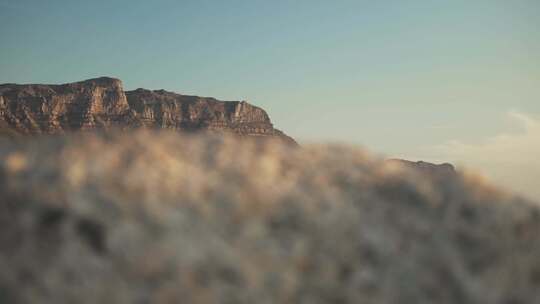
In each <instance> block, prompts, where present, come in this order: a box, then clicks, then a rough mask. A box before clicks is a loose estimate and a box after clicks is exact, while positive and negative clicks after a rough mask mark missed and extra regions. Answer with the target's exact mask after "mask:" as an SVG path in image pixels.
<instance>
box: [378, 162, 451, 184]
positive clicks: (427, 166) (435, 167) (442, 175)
mask: <svg viewBox="0 0 540 304" xmlns="http://www.w3.org/2000/svg"><path fill="white" fill-rule="evenodd" d="M388 162H395V163H398V164H400V165H403V166H406V167H409V168H413V169H414V170H418V171H419V172H420V173H422V174H425V175H427V176H428V177H430V178H434V179H438V180H440V179H443V180H444V179H447V178H452V177H454V176H455V175H456V174H457V172H456V169H455V168H454V166H453V165H452V164H449V163H444V164H433V163H428V162H425V161H417V162H412V161H409V160H404V159H389V160H388Z"/></svg>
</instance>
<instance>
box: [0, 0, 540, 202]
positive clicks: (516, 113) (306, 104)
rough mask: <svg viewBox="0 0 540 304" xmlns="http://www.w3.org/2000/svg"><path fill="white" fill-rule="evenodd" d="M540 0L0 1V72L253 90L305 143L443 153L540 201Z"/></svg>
mask: <svg viewBox="0 0 540 304" xmlns="http://www.w3.org/2000/svg"><path fill="white" fill-rule="evenodd" d="M538 16H540V2H539V1H537V0H529V1H519V0H518V1H503V0H489V1H488V0H478V1H470V0H469V1H462V0H456V1H444V2H443V1H400V2H395V1H378V2H377V3H374V1H358V0H357V1H339V2H337V1H336V2H329V1H204V0H202V1H201V0H199V1H88V2H85V1H66V0H49V1H29V0H16V1H6V0H0V37H1V38H2V47H1V48H0V83H5V82H16V83H64V82H71V81H74V80H82V79H88V78H93V77H98V76H103V75H107V76H113V77H118V78H121V79H123V80H124V84H125V85H126V88H127V89H134V88H137V87H149V88H155V89H158V88H163V89H167V90H171V91H177V92H182V93H186V94H196V95H206V96H214V97H217V98H220V99H225V100H241V99H246V100H250V101H251V102H252V103H254V104H256V105H259V106H261V107H263V108H265V109H266V110H267V111H268V112H269V114H270V115H271V117H272V119H273V121H274V123H275V124H276V125H277V126H278V127H279V128H281V129H283V130H286V131H287V133H288V134H289V135H291V136H293V137H295V138H297V139H299V140H300V141H301V142H302V141H304V142H306V141H321V140H324V141H328V140H330V141H342V142H348V143H354V144H361V145H364V146H367V147H369V148H370V149H372V150H375V151H378V152H381V153H384V154H386V155H388V156H389V157H401V158H407V159H412V160H417V159H423V160H427V161H437V162H443V161H447V162H452V163H454V164H457V165H464V166H466V167H470V168H473V169H476V170H479V171H481V172H483V173H484V174H486V175H487V176H488V177H489V178H490V179H493V180H494V181H495V182H497V183H498V184H501V185H503V186H504V185H506V187H508V188H511V189H513V190H516V191H518V192H520V193H523V194H524V195H526V196H529V197H533V198H535V199H537V200H540V190H538V187H537V182H536V181H538V180H539V179H540V163H539V160H538V155H540V31H539V29H540V18H539V17H538Z"/></svg>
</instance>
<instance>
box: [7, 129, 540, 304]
mask: <svg viewBox="0 0 540 304" xmlns="http://www.w3.org/2000/svg"><path fill="white" fill-rule="evenodd" d="M0 225H1V228H2V229H0V270H1V271H0V303H368V304H369V303H405V304H406V303H443V304H444V303H538V302H540V259H538V256H539V255H540V234H538V231H539V229H540V211H539V208H538V207H537V206H536V205H533V204H530V203H528V202H525V201H523V200H521V199H519V198H515V197H513V196H511V195H508V194H505V193H502V192H500V191H499V190H497V189H495V188H493V187H491V186H488V185H485V184H483V183H482V181H481V180H480V179H478V178H475V177H473V176H470V175H466V174H463V173H456V174H454V175H451V176H449V177H448V178H446V179H445V180H444V181H443V180H434V179H432V178H430V177H429V175H426V174H424V173H423V172H420V171H419V170H416V169H414V168H410V167H408V166H403V165H401V164H399V163H396V162H386V161H384V160H382V159H379V158H377V157H373V156H371V155H369V154H368V153H366V152H364V151H361V150H358V149H356V148H350V147H343V146H324V145H321V146H307V147H303V148H293V147H291V146H290V145H285V144H283V142H282V141H279V142H274V141H254V140H240V139H239V138H238V137H229V136H215V135H208V136H193V135H191V136H187V135H179V134H178V133H174V132H149V131H139V132H136V133H121V134H114V133H112V134H111V133H108V134H105V135H95V134H94V135H92V134H81V135H69V136H64V137H37V138H32V139H25V138H23V139H22V140H16V141H3V142H2V143H1V144H0Z"/></svg>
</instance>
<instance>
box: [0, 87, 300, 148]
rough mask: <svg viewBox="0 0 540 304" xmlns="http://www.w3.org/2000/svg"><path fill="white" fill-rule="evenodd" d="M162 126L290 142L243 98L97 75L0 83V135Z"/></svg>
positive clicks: (260, 111) (263, 114) (292, 141)
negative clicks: (125, 84) (127, 83)
mask: <svg viewBox="0 0 540 304" xmlns="http://www.w3.org/2000/svg"><path fill="white" fill-rule="evenodd" d="M135 127H150V128H167V129H175V130H181V131H199V130H211V131H225V132H232V133H235V134H238V135H246V136H259V137H261V136H262V137H278V138H281V139H284V140H285V141H287V142H290V143H294V140H293V139H292V138H290V137H288V136H286V135H285V134H283V133H282V132H281V131H279V130H276V129H274V127H273V125H272V122H271V121H270V118H269V117H268V115H267V114H266V112H265V111H264V110H263V109H261V108H258V107H255V106H253V105H251V104H249V103H247V102H245V101H242V102H238V101H230V102H225V101H219V100H216V99H214V98H204V97H197V96H186V95H180V94H176V93H171V92H167V91H164V90H158V91H149V90H144V89H138V90H135V91H129V92H124V90H123V88H122V82H121V81H120V80H118V79H114V78H108V77H102V78H97V79H90V80H86V81H82V82H77V83H70V84H63V85H34V84H31V85H17V84H3V85H0V133H3V134H39V133H46V134H54V133H64V132H66V131H77V130H96V129H99V130H108V129H113V128H114V129H116V128H119V129H131V128H135Z"/></svg>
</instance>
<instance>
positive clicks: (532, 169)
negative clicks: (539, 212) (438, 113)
mask: <svg viewBox="0 0 540 304" xmlns="http://www.w3.org/2000/svg"><path fill="white" fill-rule="evenodd" d="M507 116H508V118H509V119H510V120H511V121H512V122H513V124H514V126H516V127H518V128H519V129H518V131H517V132H511V131H505V132H501V133H500V134H496V135H494V136H492V137H489V138H486V139H485V140H483V141H481V142H478V143H468V142H463V141H461V140H452V141H449V142H446V143H444V144H442V145H439V146H436V147H432V148H430V150H431V151H432V153H430V154H434V155H436V157H438V158H442V159H448V160H450V161H452V162H454V163H457V164H460V165H464V166H466V167H469V168H473V169H478V170H480V171H482V172H483V173H485V174H486V175H487V176H488V177H489V178H491V179H492V180H493V181H495V182H496V183H499V184H500V185H501V186H506V187H507V188H509V189H511V190H514V191H517V192H518V193H521V194H523V195H525V196H528V197H531V198H533V199H535V200H537V201H540V187H538V183H539V182H540V120H538V119H535V118H534V117H533V116H531V115H528V114H525V113H521V112H517V111H510V112H508V113H507Z"/></svg>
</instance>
